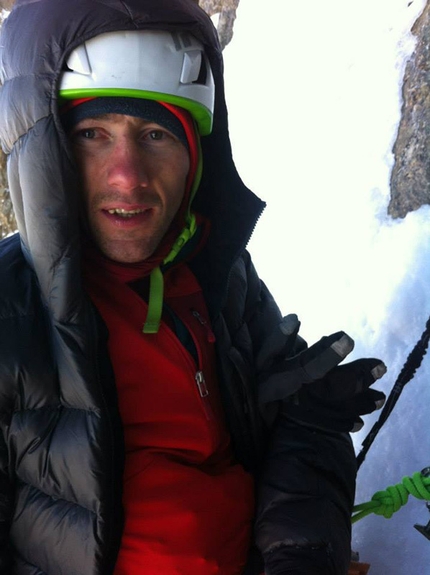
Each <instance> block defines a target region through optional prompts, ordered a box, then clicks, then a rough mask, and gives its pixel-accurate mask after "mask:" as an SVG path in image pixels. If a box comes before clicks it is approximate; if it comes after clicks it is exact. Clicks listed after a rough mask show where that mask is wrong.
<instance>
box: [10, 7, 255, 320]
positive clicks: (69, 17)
mask: <svg viewBox="0 0 430 575" xmlns="http://www.w3.org/2000/svg"><path fill="white" fill-rule="evenodd" d="M138 29H164V30H169V31H179V30H186V31H188V32H190V33H191V34H193V35H194V36H195V37H196V38H197V39H198V40H200V41H201V42H202V43H203V45H204V47H205V51H206V53H207V56H208V58H209V60H210V63H211V67H212V71H213V74H214V81H215V86H216V94H215V110H214V123H213V131H212V133H211V135H210V136H205V137H203V138H202V148H203V178H202V184H201V186H200V189H199V191H198V193H197V196H196V199H195V202H194V205H193V207H194V209H196V210H197V211H199V212H201V213H202V214H203V215H205V216H207V217H209V218H210V220H211V236H210V239H209V241H208V245H207V249H208V250H209V252H210V258H211V261H213V264H214V266H215V268H218V267H219V266H221V267H222V268H223V269H226V270H227V269H228V267H229V263H228V262H229V261H232V260H233V259H234V257H235V256H236V255H237V254H238V253H239V251H240V250H241V249H243V246H244V244H246V242H247V240H248V239H249V236H250V234H251V232H252V229H253V226H254V224H255V219H256V218H257V217H258V214H259V213H260V212H261V210H262V208H263V203H262V202H261V201H260V200H258V198H256V196H254V195H253V194H252V193H251V192H250V191H249V190H247V188H246V187H245V186H244V184H243V183H242V181H241V180H240V178H239V176H238V174H237V172H236V169H235V166H234V163H233V160H232V154H231V147H230V141H229V135H228V127H227V111H226V105H225V98H224V87H223V77H222V73H223V69H222V58H221V52H220V47H219V43H218V38H217V33H216V30H215V28H214V27H213V25H212V22H211V20H210V18H209V17H208V16H207V15H206V13H205V12H204V11H203V10H201V9H200V8H199V6H198V5H197V3H196V2H195V1H194V0H17V1H16V3H15V6H14V8H13V10H12V12H11V14H10V15H9V17H8V18H7V19H6V21H5V23H4V24H3V28H2V32H1V37H0V50H1V54H0V59H1V62H0V63H1V66H0V68H1V72H0V73H1V82H2V84H3V86H2V89H1V94H0V142H1V145H2V147H3V150H4V151H5V152H6V154H8V155H9V158H8V178H9V187H10V192H11V197H12V202H13V205H14V209H15V214H16V218H17V222H18V229H19V232H20V236H21V242H22V247H23V251H24V254H25V257H26V259H27V261H28V262H29V264H30V265H31V266H32V267H33V268H34V270H35V272H36V274H37V277H38V280H39V284H40V287H41V292H42V297H43V299H44V301H45V302H46V304H47V306H48V307H49V309H50V311H51V314H52V315H53V317H54V318H55V319H56V320H57V321H60V322H74V321H76V320H77V316H78V315H79V309H80V306H79V301H80V299H81V298H80V293H81V286H80V279H79V278H80V227H79V205H78V198H79V180H78V176H77V169H76V165H75V162H74V160H73V157H72V155H71V152H70V149H69V146H68V142H67V139H66V136H65V134H64V131H63V129H62V126H61V123H60V120H59V114H58V86H59V80H60V77H61V74H62V71H63V70H64V66H65V62H66V61H67V58H68V55H69V54H70V53H71V51H72V50H73V49H74V48H76V47H77V46H79V45H81V44H82V43H83V42H85V41H86V40H88V39H90V38H93V37H95V36H98V35H99V34H102V33H105V32H111V31H114V30H138ZM228 230H231V233H230V232H229V233H226V232H227V231H228ZM218 264H219V266H218ZM221 264H222V265H221ZM227 274H228V272H227V271H225V273H224V274H222V273H221V274H219V273H218V274H217V279H216V282H225V281H226V277H227ZM216 282H215V284H216ZM211 286H212V288H211V289H217V286H216V285H215V286H214V284H213V282H212V283H211ZM218 287H219V286H218Z"/></svg>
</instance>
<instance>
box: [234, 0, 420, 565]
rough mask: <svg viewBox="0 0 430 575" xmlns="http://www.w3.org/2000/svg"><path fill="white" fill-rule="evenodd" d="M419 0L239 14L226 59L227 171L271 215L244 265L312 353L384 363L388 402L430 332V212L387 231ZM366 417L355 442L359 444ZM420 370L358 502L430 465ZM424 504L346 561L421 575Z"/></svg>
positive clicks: (369, 462)
mask: <svg viewBox="0 0 430 575" xmlns="http://www.w3.org/2000/svg"><path fill="white" fill-rule="evenodd" d="M424 5H425V0H413V1H412V2H411V0H361V1H358V0H355V1H345V0H327V1H326V2H320V0H307V1H303V2H291V1H289V0H287V1H286V0H272V1H271V2H270V5H267V8H266V6H265V9H266V10H267V11H268V12H269V11H270V13H267V14H264V13H262V12H261V10H260V6H261V2H259V1H257V0H242V2H241V4H240V7H239V13H238V19H237V21H236V28H235V37H234V40H233V43H232V44H231V45H230V46H228V47H227V49H226V51H225V59H226V87H227V97H228V104H229V111H230V128H231V135H232V140H233V150H234V155H235V160H236V163H237V166H238V169H239V172H240V173H241V175H242V177H243V178H244V180H245V182H246V183H247V184H248V185H249V187H250V188H251V189H253V190H254V191H255V192H256V193H257V195H259V196H260V197H262V198H263V199H265V200H266V201H267V202H268V204H269V207H268V208H267V210H266V212H265V214H264V215H263V217H262V219H261V221H260V223H259V227H258V229H257V232H256V234H255V237H254V239H253V240H252V242H251V244H250V249H251V252H252V254H253V257H254V261H255V263H256V266H257V269H258V270H259V272H260V274H261V275H262V277H263V278H264V279H265V281H266V283H267V284H268V285H269V287H270V289H271V290H272V292H273V293H274V295H275V296H276V298H277V300H278V302H279V304H280V306H281V308H282V310H283V312H284V313H289V312H292V311H294V312H296V313H297V314H298V315H299V317H300V319H301V320H302V333H303V335H304V337H305V338H306V339H307V340H308V341H309V342H312V341H315V340H317V339H319V338H320V337H321V336H322V335H324V334H327V333H331V332H333V331H337V330H338V329H344V330H345V331H347V332H348V333H349V334H350V335H351V336H352V337H354V338H355V340H356V349H355V352H354V357H358V356H362V355H368V356H377V357H381V358H382V359H383V360H384V361H385V363H386V364H387V366H388V368H389V373H388V375H387V376H386V377H385V379H384V380H383V382H381V384H380V386H379V387H380V388H382V389H384V390H385V391H387V392H388V391H389V390H390V389H391V387H392V385H393V383H394V380H395V378H396V376H397V375H398V373H399V371H400V369H401V367H402V365H403V363H404V361H405V359H406V357H407V355H408V353H409V352H410V351H411V349H412V347H413V346H414V344H415V342H416V340H417V339H418V338H419V336H420V335H421V333H422V331H423V329H424V327H425V323H426V321H427V319H428V317H429V316H430V289H429V286H430V266H429V263H428V262H429V261H430V207H428V206H427V207H423V208H421V209H420V210H418V211H417V212H415V213H412V214H409V215H408V216H407V217H406V218H405V219H404V220H398V221H397V220H396V221H393V220H392V219H390V218H388V217H387V215H386V208H387V205H388V200H389V177H390V169H391V167H392V164H393V156H392V153H391V149H392V146H393V143H394V140H395V137H396V131H397V127H398V122H399V119H400V109H401V92H400V90H401V81H402V77H403V72H404V67H405V64H406V60H407V58H408V57H409V56H410V55H411V53H412V51H413V48H414V42H415V40H414V38H413V37H412V35H411V34H410V32H409V30H410V28H411V26H412V24H413V22H414V21H415V20H416V18H417V17H418V16H419V14H420V13H421V11H422V9H423V8H424ZM373 421H374V417H372V416H369V417H368V418H366V425H365V428H364V430H363V432H361V434H360V435H358V436H356V437H355V442H356V447H357V450H358V449H359V447H360V441H361V440H362V439H363V437H364V435H365V434H366V433H367V432H368V431H369V430H370V428H371V424H372V423H373ZM429 422H430V354H429V356H428V357H426V358H425V360H424V362H423V365H422V367H421V369H420V370H419V372H418V374H417V376H416V378H415V379H414V380H413V382H411V383H410V384H409V386H408V387H407V388H406V389H405V391H404V393H403V395H402V397H401V399H400V401H399V403H398V404H397V407H396V410H395V411H394V413H393V414H392V416H391V418H390V420H389V422H388V423H387V424H386V426H385V428H384V429H383V431H382V432H381V434H380V436H379V437H378V438H377V440H376V441H375V443H374V445H373V447H372V449H371V451H370V452H369V455H368V457H367V458H366V461H365V462H364V464H363V466H362V468H361V470H360V473H359V477H358V493H357V502H362V501H367V500H369V499H370V497H371V496H372V495H373V493H374V492H375V491H378V490H381V489H385V488H386V487H387V486H389V485H392V484H395V483H398V482H400V480H401V478H402V477H403V476H404V475H411V474H412V473H414V472H415V471H420V470H421V469H422V468H424V467H427V466H429V465H430V433H429V428H430V424H429ZM428 520H430V514H429V513H428V511H427V510H426V508H425V504H424V503H423V502H422V501H417V500H416V499H414V498H410V501H409V503H408V504H407V506H406V507H404V508H403V509H402V510H401V511H399V512H398V513H397V514H396V515H395V516H394V517H393V518H392V519H390V520H386V519H384V518H382V517H375V516H373V517H368V518H365V519H363V520H362V521H361V522H360V523H359V524H358V525H357V526H356V527H355V528H354V548H355V549H357V550H358V551H359V552H360V556H361V559H362V560H363V561H367V562H370V563H371V565H372V568H371V571H370V573H372V574H375V575H385V574H390V575H409V574H412V573H413V574H414V575H427V574H429V573H430V541H427V540H426V539H425V538H424V537H423V536H422V535H421V534H420V533H418V532H417V531H416V530H415V529H414V528H413V525H414V523H421V524H426V523H427V522H428Z"/></svg>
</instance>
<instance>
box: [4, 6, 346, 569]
mask: <svg viewBox="0 0 430 575" xmlns="http://www.w3.org/2000/svg"><path fill="white" fill-rule="evenodd" d="M150 27H153V28H165V29H170V30H178V29H186V30H189V31H190V32H191V33H193V34H194V35H195V36H196V37H197V38H199V39H200V40H201V41H202V42H203V43H204V44H205V47H206V50H207V53H208V56H209V58H210V60H211V65H212V69H213V72H214V77H215V83H216V106H215V117H214V130H213V133H212V134H211V135H210V136H208V137H205V138H204V139H203V142H202V146H203V156H204V172H203V179H202V184H201V187H200V189H199V191H198V194H197V197H196V200H195V206H194V207H195V209H196V210H197V211H199V212H201V213H202V214H204V215H206V216H207V217H209V218H210V220H211V232H210V236H209V239H208V241H207V243H206V245H205V248H204V250H202V251H201V252H200V253H199V254H198V256H197V257H195V258H194V260H193V261H192V263H191V266H192V268H193V271H194V272H195V274H196V275H197V277H198V279H199V281H200V283H201V285H202V288H203V291H204V294H205V297H206V300H207V304H208V308H209V311H210V314H211V318H212V322H213V327H214V331H215V333H216V335H217V341H218V344H217V345H218V360H219V375H220V385H221V393H222V398H223V402H224V408H225V411H226V415H227V419H228V423H229V427H230V431H231V434H232V438H233V443H234V447H235V451H236V456H237V458H238V459H239V460H240V461H241V462H242V464H243V465H244V466H245V467H246V468H247V469H249V470H250V471H252V472H253V473H254V474H255V476H256V480H257V482H258V484H259V486H260V488H259V493H260V494H261V495H260V497H261V499H260V504H259V512H258V517H257V518H256V542H257V543H258V546H259V547H260V548H261V549H262V550H263V551H264V552H265V557H266V560H267V562H268V566H267V571H268V572H269V573H270V575H273V574H277V573H284V572H285V573H287V572H288V571H285V570H284V571H281V570H279V565H280V564H282V565H288V564H292V563H291V561H296V564H299V565H301V566H302V572H303V573H306V574H307V575H311V574H312V573H324V574H325V573H330V574H331V575H334V574H335V575H344V573H346V569H347V567H346V566H347V563H348V560H349V536H350V523H349V513H350V509H351V506H352V499H353V491H354V477H355V464H354V454H353V451H352V448H351V443H350V441H349V438H348V437H346V436H343V435H340V434H328V433H325V434H323V433H317V432H315V431H310V430H308V429H306V428H302V427H297V426H294V425H293V424H291V423H287V422H285V421H282V420H279V421H278V420H276V421H275V424H274V426H273V428H272V429H266V426H265V424H264V423H263V421H264V420H265V418H262V417H261V414H260V412H259V409H258V406H257V402H256V391H257V385H258V382H259V366H258V365H257V364H256V361H255V358H256V357H257V356H258V351H259V349H260V348H261V346H262V345H263V343H264V341H265V339H266V338H267V336H268V335H269V334H270V333H272V332H273V330H274V329H275V328H276V326H277V324H278V323H279V321H280V313H279V310H278V308H277V306H276V304H275V302H274V301H273V299H272V297H271V296H270V294H269V292H268V291H267V289H266V287H265V286H264V284H263V283H262V282H261V281H260V280H259V278H258V276H257V274H256V273H255V270H254V268H253V266H252V263H251V261H250V258H249V256H248V254H247V253H246V252H245V246H246V244H247V242H248V240H249V237H250V235H251V233H252V230H253V228H254V226H255V223H256V220H257V219H258V217H259V215H260V213H261V211H262V209H263V207H264V204H263V202H261V201H260V200H259V199H258V198H257V197H256V196H255V195H254V194H253V193H252V192H251V191H249V190H248V189H247V188H246V187H245V186H244V184H243V182H242V181H241V179H240V177H239V176H238V174H237V171H236V169H235V166H234V163H233V160H232V156H231V148H230V142H229V137H228V128H227V112H226V106H225V100H224V91H223V79H222V60H221V54H220V50H219V45H218V40H217V37H216V32H215V30H214V28H213V26H212V24H211V22H210V19H209V18H208V17H207V16H206V15H205V14H204V12H203V11H202V10H200V8H199V7H198V6H197V4H196V2H194V1H192V0H31V1H30V0H17V2H16V4H15V7H14V9H13V11H12V13H11V15H10V16H9V17H8V19H7V20H6V22H5V24H4V26H3V30H2V34H1V42H0V45H1V46H2V48H1V49H2V53H1V80H2V83H3V87H2V90H1V94H0V140H1V144H2V146H3V149H4V150H5V151H6V153H7V154H8V155H9V158H8V174H9V184H10V191H11V196H12V199H13V203H14V208H15V212H16V216H17V221H18V227H19V235H16V236H14V237H12V238H8V239H7V240H4V241H3V242H2V243H1V244H0V269H1V273H0V342H1V345H0V427H1V434H0V573H2V574H3V573H5V574H7V575H9V574H17V575H18V574H19V575H45V574H47V575H96V574H97V575H108V574H109V573H112V571H113V567H114V563H115V559H116V555H117V552H118V548H119V544H120V538H121V531H122V508H121V485H122V469H123V458H124V453H123V452H124V448H123V438H122V428H121V422H120V418H119V413H118V408H117V401H116V389H115V381H114V377H113V373H112V369H111V365H110V361H109V357H108V355H107V348H106V338H107V335H108V334H107V332H106V328H105V326H104V324H103V323H102V322H101V320H100V318H99V316H98V314H97V312H96V311H95V308H94V306H93V305H92V303H91V301H90V300H89V298H88V297H87V295H86V293H85V291H84V289H83V287H82V284H81V276H80V234H79V217H78V208H79V206H78V195H79V194H78V190H79V182H78V177H77V170H76V166H75V163H74V160H73V157H72V155H71V153H70V149H69V146H68V142H67V139H66V137H65V134H64V132H63V130H62V128H61V123H60V121H59V116H58V106H57V97H56V94H57V87H58V81H59V77H60V75H61V71H62V69H63V66H64V62H65V60H66V58H67V55H68V54H69V53H70V51H71V50H72V49H73V48H74V47H76V46H77V45H79V44H81V43H82V42H83V41H84V40H86V39H88V38H91V37H93V36H95V35H98V34H100V33H103V32H107V31H111V30H119V29H121V30H129V29H133V30H134V29H143V28H150ZM293 348H294V346H293V347H292V349H291V352H290V353H295V351H296V350H295V349H293ZM263 415H264V414H263ZM297 557H298V563H297ZM280 562H281V563H280ZM311 564H312V565H313V567H312V568H311V567H309V565H311ZM315 566H317V567H315ZM256 568H257V567H256V564H254V565H253V564H250V572H256V571H255V569H256ZM294 568H295V567H294ZM317 568H318V569H319V571H317V570H316V569H317ZM281 569H283V567H281ZM291 572H294V573H296V572H297V573H298V571H297V570H296V571H291Z"/></svg>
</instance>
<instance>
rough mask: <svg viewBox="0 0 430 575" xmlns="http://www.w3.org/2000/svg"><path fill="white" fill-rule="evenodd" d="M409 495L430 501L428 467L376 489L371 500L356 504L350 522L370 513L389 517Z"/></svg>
mask: <svg viewBox="0 0 430 575" xmlns="http://www.w3.org/2000/svg"><path fill="white" fill-rule="evenodd" d="M409 495H413V496H414V497H416V498H417V499H423V500H425V501H430V468H426V469H424V470H423V471H421V472H419V471H418V472H417V473H414V474H413V475H412V477H404V478H403V479H402V482H401V483H398V484H397V485H392V486H391V487H388V488H387V489H386V490H385V491H377V492H376V493H375V495H374V496H373V497H372V499H371V501H368V502H367V503H360V504H359V505H356V506H355V507H354V509H353V513H355V515H354V514H353V516H352V520H351V522H352V523H355V522H356V521H359V520H360V519H363V517H366V515H370V513H376V515H383V516H384V517H385V518H386V519H390V517H392V515H393V513H395V512H396V511H398V510H399V509H400V507H402V506H403V505H405V504H406V503H407V501H408V498H409Z"/></svg>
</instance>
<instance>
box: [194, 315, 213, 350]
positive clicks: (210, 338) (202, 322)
mask: <svg viewBox="0 0 430 575" xmlns="http://www.w3.org/2000/svg"><path fill="white" fill-rule="evenodd" d="M191 313H192V314H193V316H194V317H195V318H196V319H197V321H198V322H199V323H200V325H202V326H203V327H204V328H205V330H206V333H207V337H208V342H209V343H215V341H216V338H215V334H214V332H213V331H212V329H211V326H210V325H209V322H208V321H207V320H206V319H205V318H204V317H203V316H201V315H200V314H199V312H198V311H197V310H196V309H192V310H191Z"/></svg>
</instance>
